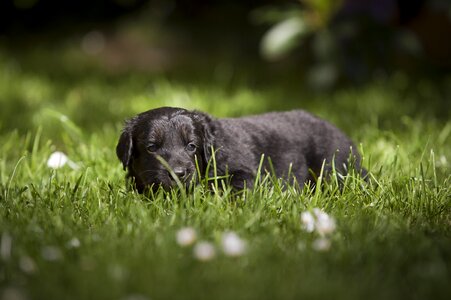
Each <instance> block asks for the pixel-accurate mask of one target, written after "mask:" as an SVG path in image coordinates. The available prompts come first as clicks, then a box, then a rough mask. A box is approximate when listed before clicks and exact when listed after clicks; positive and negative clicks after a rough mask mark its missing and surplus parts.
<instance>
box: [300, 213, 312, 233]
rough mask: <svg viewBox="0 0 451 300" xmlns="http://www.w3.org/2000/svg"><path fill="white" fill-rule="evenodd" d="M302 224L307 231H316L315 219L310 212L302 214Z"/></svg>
mask: <svg viewBox="0 0 451 300" xmlns="http://www.w3.org/2000/svg"><path fill="white" fill-rule="evenodd" d="M301 223H302V225H303V228H304V230H305V231H307V232H313V231H314V230H315V219H314V218H313V215H312V214H311V213H310V212H309V211H304V212H302V213H301Z"/></svg>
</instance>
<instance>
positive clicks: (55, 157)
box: [47, 151, 69, 169]
mask: <svg viewBox="0 0 451 300" xmlns="http://www.w3.org/2000/svg"><path fill="white" fill-rule="evenodd" d="M68 161H69V159H68V158H67V156H66V154H64V153H63V152H60V151H56V152H53V153H52V154H51V155H50V157H49V159H48V160H47V166H48V167H49V168H52V169H59V168H61V167H62V166H64V165H65V164H66V163H67V162H68Z"/></svg>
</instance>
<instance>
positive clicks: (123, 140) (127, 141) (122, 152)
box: [116, 122, 133, 170]
mask: <svg viewBox="0 0 451 300" xmlns="http://www.w3.org/2000/svg"><path fill="white" fill-rule="evenodd" d="M132 153H133V138H132V126H131V124H130V122H127V123H126V124H125V127H124V130H123V131H122V134H121V136H120V138H119V142H118V143H117V146H116V155H117V157H118V158H119V160H120V161H121V162H122V166H123V167H124V170H125V169H126V168H127V167H128V166H129V165H130V161H131V158H132Z"/></svg>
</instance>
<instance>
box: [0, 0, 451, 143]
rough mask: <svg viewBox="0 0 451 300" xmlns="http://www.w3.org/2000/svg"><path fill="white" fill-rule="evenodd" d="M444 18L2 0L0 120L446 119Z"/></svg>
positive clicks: (366, 7)
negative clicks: (194, 112) (178, 112)
mask: <svg viewBox="0 0 451 300" xmlns="http://www.w3.org/2000/svg"><path fill="white" fill-rule="evenodd" d="M450 20H451V4H450V2H449V1H439V0H436V1H432V0H431V1H426V0H415V1H403V0H398V1H395V0H384V1H376V0H367V1H353V0H348V1H345V0H343V1H332V0H329V1H328V0H304V1H237V0H236V1H232V0H228V1H225V0H224V1H221V0H216V1H215V0H204V1H195V2H192V1H185V0H173V1H162V0H158V1H155V0H153V1H152V0H150V1H148V0H102V1H72V2H62V1H56V0H54V1H52V0H49V1H44V0H14V1H13V0H7V1H2V2H1V3H0V105H1V110H0V130H1V132H3V133H8V132H10V131H11V130H15V129H17V130H19V132H26V131H27V130H29V129H35V128H37V127H41V128H43V129H44V130H43V131H44V135H45V136H48V137H51V138H53V139H55V140H58V139H60V136H61V131H64V132H66V131H67V127H70V126H72V125H73V126H72V127H74V126H75V127H77V128H79V129H80V128H81V129H86V130H88V131H98V130H102V129H103V128H105V126H107V127H108V126H109V127H111V126H115V127H114V128H118V126H120V124H121V122H122V120H123V119H124V118H126V117H129V116H131V115H133V114H135V113H137V112H141V111H144V110H147V109H149V108H152V107H156V106H161V105H173V106H183V107H188V108H200V109H203V110H206V111H208V112H209V113H212V114H215V115H218V116H225V115H227V116H236V115H242V114H247V113H256V112H260V111H268V110H283V109H290V108H294V107H302V108H306V109H309V110H313V111H314V112H315V113H318V114H320V115H323V116H324V117H328V118H332V121H335V122H338V123H339V125H340V126H342V127H345V128H344V129H347V128H346V127H348V128H352V127H353V126H355V124H362V123H365V122H368V121H371V119H373V121H374V119H377V121H378V122H379V121H382V123H381V124H382V125H384V124H385V123H384V120H394V119H396V118H399V117H401V116H403V115H408V116H415V117H416V116H421V117H425V118H429V119H434V120H442V121H443V120H447V119H448V118H449V111H450V109H449V108H450V104H449V103H450V102H451V101H450V97H451V96H450V95H451V77H450V72H449V71H450V68H451V55H450V53H451V50H450V49H451V39H449V38H447V37H449V36H451V21H450ZM362 90H363V95H364V96H363V97H362V96H360V92H357V91H362ZM376 90H377V91H376ZM352 93H355V94H354V95H352ZM196 95H198V97H197V96H196ZM337 97H338V98H339V99H342V100H340V101H336V99H337ZM377 98H380V99H377ZM206 99H208V100H206ZM334 99H335V100H334ZM360 102H366V103H360ZM237 104H239V105H237ZM365 110H367V111H365ZM337 111H343V112H344V113H346V114H352V119H351V120H349V124H346V120H347V119H348V118H346V117H343V116H341V117H340V116H339V115H338V116H337V113H336V112H337ZM329 112H330V113H329ZM385 125H386V126H388V127H389V126H394V124H393V122H391V123H389V124H385Z"/></svg>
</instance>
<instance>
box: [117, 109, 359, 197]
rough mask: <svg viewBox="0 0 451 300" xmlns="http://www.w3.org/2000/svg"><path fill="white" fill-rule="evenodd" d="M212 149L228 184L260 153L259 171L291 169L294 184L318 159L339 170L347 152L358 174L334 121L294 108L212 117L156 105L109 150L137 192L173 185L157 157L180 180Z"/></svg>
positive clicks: (247, 175)
mask: <svg viewBox="0 0 451 300" xmlns="http://www.w3.org/2000/svg"><path fill="white" fill-rule="evenodd" d="M193 146H194V147H193ZM212 147H213V149H215V151H216V153H215V158H216V163H217V172H218V175H225V174H229V175H231V184H232V186H233V187H234V188H236V189H242V188H244V186H247V187H251V186H252V185H253V181H254V179H255V176H256V172H257V169H258V165H259V162H260V159H261V155H262V154H265V157H266V158H270V160H268V159H266V160H265V161H264V164H263V167H264V168H263V169H264V170H268V171H269V170H273V171H274V172H275V175H276V176H278V177H281V178H285V179H288V180H291V179H292V178H288V175H289V174H288V172H289V169H290V166H291V174H292V175H293V176H294V177H295V178H296V180H297V182H298V183H300V184H301V185H302V184H303V183H304V182H306V181H308V180H314V179H315V178H314V177H315V176H318V174H319V172H320V171H321V167H322V165H323V162H324V161H325V171H326V172H330V170H331V169H332V160H334V163H335V167H336V170H337V172H339V173H341V174H343V175H345V174H346V173H347V171H348V170H347V169H348V166H349V164H348V159H349V157H354V167H355V168H356V169H357V170H358V171H359V172H361V173H365V170H364V169H361V168H360V156H359V154H358V152H357V148H356V147H355V146H354V144H353V143H352V142H351V140H350V139H349V138H348V137H347V136H346V135H345V134H344V133H342V132H341V131H340V130H339V129H338V128H336V127H335V126H333V125H331V124H330V123H328V122H326V121H324V120H321V119H319V118H317V117H315V116H313V115H311V114H309V113H307V112H305V111H302V110H295V111H289V112H273V113H266V114H262V115H256V116H249V117H242V118H229V119H214V118H212V117H210V116H209V115H207V114H204V113H202V112H198V111H188V110H185V109H182V108H172V107H161V108H157V109H153V110H149V111H146V112H144V113H141V114H139V115H137V116H136V117H134V118H132V119H131V120H129V121H127V122H126V124H125V127H124V130H123V132H122V135H121V137H120V139H119V143H118V145H117V148H116V153H117V156H118V158H119V160H120V161H121V162H122V164H123V166H124V169H127V170H128V176H129V177H132V178H133V179H134V181H135V185H136V188H137V189H138V191H139V192H143V191H144V189H145V188H146V187H153V188H158V186H160V185H161V186H162V187H163V188H164V189H166V190H167V189H170V188H171V187H173V186H174V185H175V180H174V179H173V177H172V176H171V175H170V173H169V171H168V170H167V168H166V167H165V166H164V165H163V164H162V163H161V161H160V160H159V159H158V157H161V158H162V159H163V160H164V161H166V162H167V163H168V165H169V167H170V168H171V169H172V170H174V171H176V172H175V173H176V174H177V176H178V177H179V179H181V180H182V181H183V182H186V183H187V184H188V183H189V182H190V180H191V178H192V177H193V174H195V172H196V167H195V157H197V160H198V163H199V167H200V170H201V173H202V174H205V168H206V166H207V163H208V161H209V159H210V157H211V155H212V153H211V149H212ZM193 148H194V149H193ZM271 163H272V166H271ZM312 174H314V175H313V176H312Z"/></svg>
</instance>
